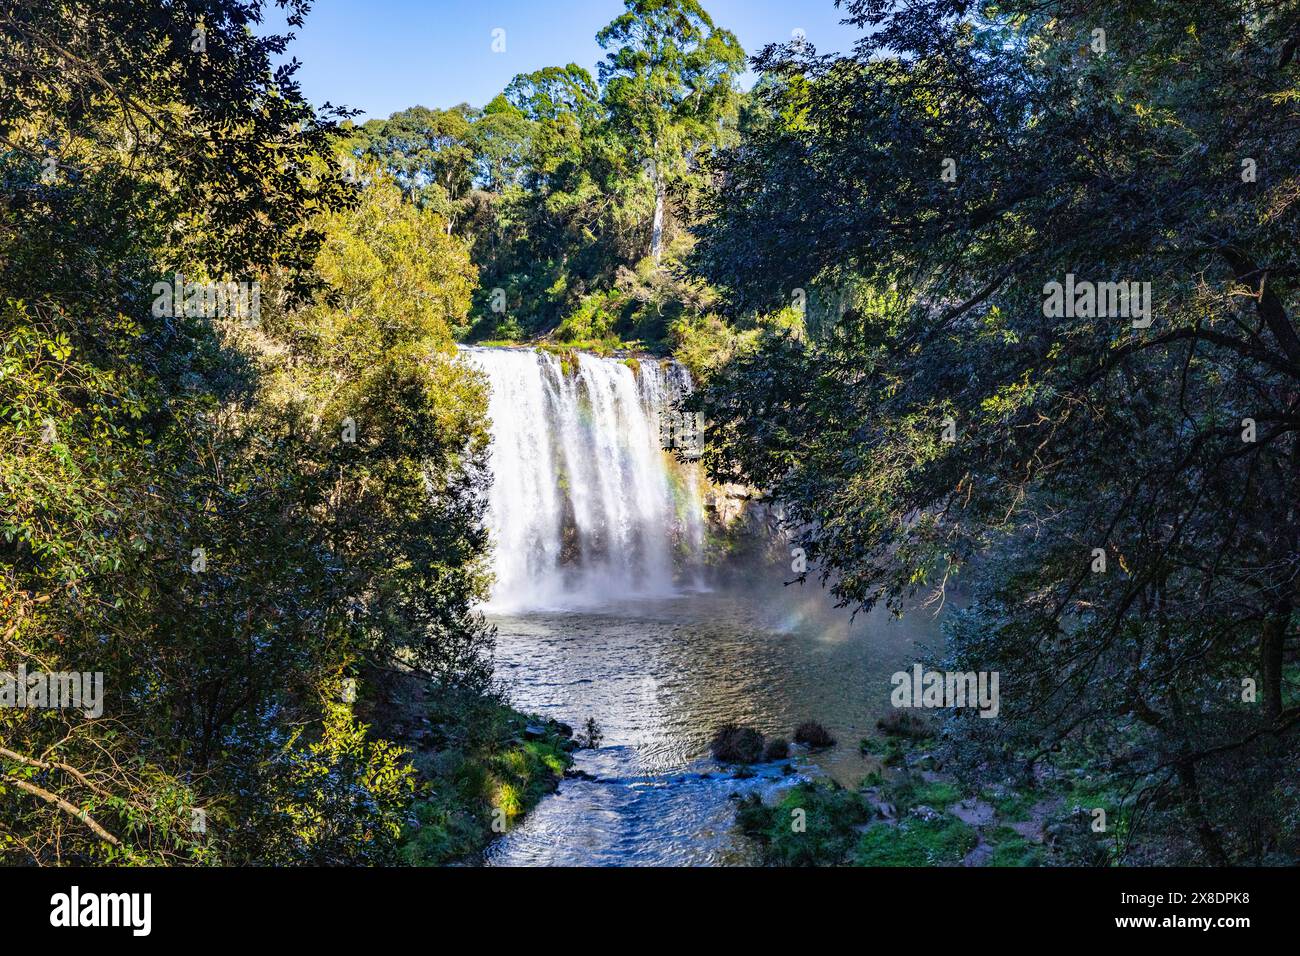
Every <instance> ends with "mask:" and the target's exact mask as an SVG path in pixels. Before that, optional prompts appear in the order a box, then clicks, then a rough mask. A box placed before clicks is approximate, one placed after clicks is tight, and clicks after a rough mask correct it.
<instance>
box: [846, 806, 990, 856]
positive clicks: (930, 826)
mask: <svg viewBox="0 0 1300 956" xmlns="http://www.w3.org/2000/svg"><path fill="white" fill-rule="evenodd" d="M977 842H978V838H977V837H976V835H975V831H974V830H972V829H971V828H970V827H968V826H967V825H966V824H964V823H962V822H961V821H960V820H958V819H956V818H954V817H949V816H943V817H940V818H939V819H937V820H934V821H925V820H920V819H916V818H912V819H907V820H903V821H902V822H900V823H897V824H890V823H873V824H871V825H870V826H869V827H867V829H866V831H865V832H864V833H863V834H862V837H861V839H860V840H859V842H858V844H857V846H856V847H855V848H854V851H853V863H854V865H855V866H957V865H959V864H960V863H961V861H962V859H963V858H964V857H965V856H966V854H967V853H969V852H970V851H971V850H973V849H974V848H975V844H976V843H977Z"/></svg>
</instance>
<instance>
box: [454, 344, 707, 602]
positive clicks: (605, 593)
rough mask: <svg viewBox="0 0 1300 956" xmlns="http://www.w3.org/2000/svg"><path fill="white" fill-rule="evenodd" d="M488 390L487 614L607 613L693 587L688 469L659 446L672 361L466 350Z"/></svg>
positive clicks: (677, 381) (699, 514)
mask: <svg viewBox="0 0 1300 956" xmlns="http://www.w3.org/2000/svg"><path fill="white" fill-rule="evenodd" d="M464 352H465V354H466V355H467V356H468V357H469V359H470V361H471V362H473V363H474V364H475V365H476V366H477V367H478V368H480V369H481V370H482V371H483V372H484V373H485V375H486V377H487V380H488V386H489V388H490V390H491V393H490V398H489V404H488V416H489V418H490V419H491V433H492V450H491V470H492V488H491V491H490V493H489V500H488V525H489V530H490V532H491V535H492V543H493V567H494V571H495V576H496V583H495V585H494V587H493V591H492V599H491V602H490V607H491V608H492V609H493V610H522V609H529V608H542V607H564V606H582V605H591V604H604V603H608V604H613V603H617V602H618V601H619V600H621V599H623V598H626V597H664V596H671V595H673V594H675V593H678V592H679V591H680V589H682V588H684V587H698V585H699V574H700V570H701V555H702V552H703V545H704V509H703V495H702V492H701V486H700V481H701V478H700V475H699V474H698V469H697V468H696V467H695V466H694V465H691V464H683V463H681V462H679V461H677V460H676V459H675V458H674V457H673V456H672V455H671V454H669V453H668V452H666V451H664V450H663V449H662V448H661V447H660V435H661V422H662V420H663V417H664V415H665V414H667V413H668V412H669V411H670V409H671V407H672V403H673V402H674V401H675V400H676V399H678V398H680V397H681V395H682V394H684V393H685V392H687V391H689V389H690V376H689V374H688V373H687V372H686V370H685V369H684V368H683V367H682V366H680V365H678V364H677V363H675V362H670V361H659V360H654V359H641V360H640V361H639V363H634V364H636V365H637V366H638V367H636V368H635V369H634V368H633V367H631V365H629V364H628V363H625V362H623V361H620V360H618V359H612V358H600V357H598V356H594V355H587V354H584V353H571V355H570V357H569V358H568V359H567V360H566V361H562V360H561V359H560V358H558V357H556V356H555V355H552V354H550V353H548V352H544V351H540V350H534V349H494V348H468V347H467V348H465V349H464Z"/></svg>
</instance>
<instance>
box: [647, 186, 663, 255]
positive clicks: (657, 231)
mask: <svg viewBox="0 0 1300 956" xmlns="http://www.w3.org/2000/svg"><path fill="white" fill-rule="evenodd" d="M663 246H664V181H663V177H662V176H660V175H659V173H658V171H657V170H656V172H655V218H654V223H653V224H652V225H651V227H650V255H651V256H652V257H654V261H655V265H658V264H659V260H660V259H661V258H662V257H663V254H664V249H663Z"/></svg>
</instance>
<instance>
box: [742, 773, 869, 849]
mask: <svg viewBox="0 0 1300 956" xmlns="http://www.w3.org/2000/svg"><path fill="white" fill-rule="evenodd" d="M870 819H871V809H870V808H869V807H868V806H867V805H866V803H865V802H864V801H863V799H862V798H861V797H860V796H859V795H858V794H856V793H854V792H853V791H851V790H845V789H844V788H842V787H840V786H838V785H835V784H833V783H825V782H822V783H801V784H799V785H798V786H795V787H793V788H791V790H790V791H789V792H788V793H787V794H785V796H784V797H782V799H781V801H780V802H779V803H777V804H776V806H772V807H769V806H767V805H765V804H764V803H763V802H762V801H761V800H760V799H759V798H758V797H757V796H755V795H753V794H751V795H749V796H748V797H746V798H745V799H743V800H742V801H741V804H740V808H739V810H738V811H737V814H736V820H737V823H738V824H739V825H740V828H741V830H742V831H744V832H745V833H746V834H747V835H748V836H750V837H753V838H754V839H755V840H757V841H758V843H759V845H760V847H761V849H762V854H763V860H764V862H765V863H768V864H770V865H774V866H836V865H838V864H841V863H845V862H848V860H849V856H850V854H851V852H852V851H853V847H854V844H855V842H856V841H857V837H858V831H857V827H858V826H860V825H861V824H863V823H866V822H867V821H868V820H870Z"/></svg>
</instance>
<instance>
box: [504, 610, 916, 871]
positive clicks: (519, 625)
mask: <svg viewBox="0 0 1300 956" xmlns="http://www.w3.org/2000/svg"><path fill="white" fill-rule="evenodd" d="M493 622H494V623H495V624H496V625H497V626H498V628H499V637H498V645H497V673H498V675H499V676H500V677H501V678H502V679H503V680H504V681H505V682H506V683H507V684H508V685H509V687H510V690H511V698H512V701H513V702H514V703H515V704H516V705H517V706H519V707H520V708H521V709H523V710H525V711H529V712H534V713H539V714H543V715H545V716H548V717H554V718H556V719H559V720H563V721H565V722H567V723H569V724H571V725H572V726H574V727H575V728H580V727H581V725H582V724H583V723H584V722H585V721H586V719H587V718H588V717H593V718H595V720H596V722H597V723H598V724H599V726H600V728H601V730H602V731H603V734H604V738H603V740H602V742H601V746H600V749H598V750H595V751H590V750H586V751H579V753H578V754H577V758H578V759H577V762H576V764H575V769H576V770H579V771H582V772H583V773H585V774H587V775H590V777H591V778H593V779H575V778H570V779H566V780H565V781H564V782H563V783H562V784H561V786H560V789H559V791H558V792H557V793H555V794H553V795H551V796H548V797H546V798H544V799H543V801H542V803H541V804H540V805H539V806H538V807H537V808H536V809H535V810H534V811H533V812H532V813H531V814H529V815H528V817H526V818H525V820H524V822H523V823H521V824H520V825H519V826H517V827H516V828H515V829H514V830H513V831H511V832H510V833H508V834H506V835H505V836H503V837H502V838H501V839H500V840H498V841H497V842H496V843H494V844H493V845H492V847H491V848H490V849H489V851H488V854H487V862H488V863H490V864H498V865H501V864H503V865H535V864H568V865H640V864H649V865H727V864H745V863H750V862H753V856H752V849H751V848H750V847H749V846H748V844H747V841H745V840H744V839H743V838H742V837H740V836H739V835H738V834H736V833H735V832H734V830H733V821H734V804H733V802H732V801H731V799H729V798H730V797H731V796H732V795H733V794H737V793H745V792H750V791H758V792H761V793H764V794H765V795H768V796H769V797H770V796H772V791H773V790H776V789H779V788H782V787H786V786H790V785H791V784H792V783H794V782H795V781H797V780H798V779H801V777H804V776H815V775H821V774H828V775H831V776H833V777H834V778H836V779H837V780H839V781H840V782H841V783H844V784H846V785H855V784H856V783H857V782H858V781H859V780H860V779H861V777H862V776H863V775H865V774H866V773H867V772H868V771H869V770H870V769H872V767H874V766H875V764H874V762H872V761H870V760H869V759H867V758H863V757H862V756H861V755H860V754H859V752H858V741H859V740H860V739H861V738H862V737H866V736H874V735H875V733H876V731H875V729H874V725H875V721H876V719H877V718H878V717H879V716H880V715H881V714H882V713H883V712H884V710H885V708H886V707H887V706H888V702H889V692H890V689H891V688H890V683H889V677H890V675H891V674H892V673H893V672H894V671H896V670H900V669H904V668H906V667H909V666H910V665H911V663H912V662H913V661H915V660H917V659H918V658H919V657H920V656H921V655H923V654H924V653H926V651H927V650H928V649H929V648H930V647H931V646H932V642H933V641H934V640H935V635H936V633H937V628H936V626H935V622H934V619H933V618H932V617H931V616H930V615H929V614H928V613H926V612H917V613H915V614H912V615H908V616H907V617H905V618H904V619H903V620H894V619H891V618H889V616H888V615H887V614H884V613H883V612H875V613H872V614H870V615H863V616H859V617H858V619H857V620H856V621H850V620H849V616H848V614H847V613H842V612H835V611H831V610H829V609H828V607H827V602H826V600H825V597H824V596H823V595H822V594H821V592H820V591H818V590H816V589H815V588H811V587H805V588H804V589H802V590H801V589H799V588H798V587H797V586H795V587H791V588H782V587H780V586H779V585H777V586H776V587H774V588H769V589H761V588H759V589H755V591H753V592H749V593H746V594H743V595H742V594H736V593H721V592H718V593H703V594H692V595H687V596H683V597H678V598H668V599H660V600H655V601H625V602H619V603H617V604H615V605H612V606H608V607H601V608H586V609H582V610H567V611H565V610H556V611H547V612H531V613H528V614H525V615H518V616H498V617H494V618H493ZM809 719H813V720H818V721H821V722H822V723H823V724H825V725H826V726H827V727H829V728H830V730H831V733H832V734H833V735H834V736H835V738H836V740H837V741H838V744H837V746H836V747H835V748H833V749H832V750H830V751H826V752H823V753H818V754H809V755H803V754H800V755H798V756H797V758H796V759H795V760H794V762H793V765H794V768H795V773H794V774H793V775H790V774H785V773H784V772H783V769H782V767H781V766H778V765H764V766H762V767H759V768H757V773H756V775H755V776H754V777H752V778H750V779H744V780H741V779H736V778H735V776H734V772H733V771H731V770H728V769H726V768H723V767H721V766H719V765H718V764H716V763H714V762H713V761H712V759H711V758H710V757H709V755H708V741H709V738H710V736H711V735H712V732H713V730H714V728H716V727H717V726H718V725H720V724H723V723H726V722H734V723H739V724H747V725H751V726H754V727H757V728H758V729H760V730H761V731H763V733H764V734H766V735H767V736H769V737H771V736H773V735H779V736H783V737H785V738H786V739H789V738H790V736H791V732H792V730H793V728H794V725H795V724H796V723H798V722H800V721H802V720H809Z"/></svg>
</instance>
